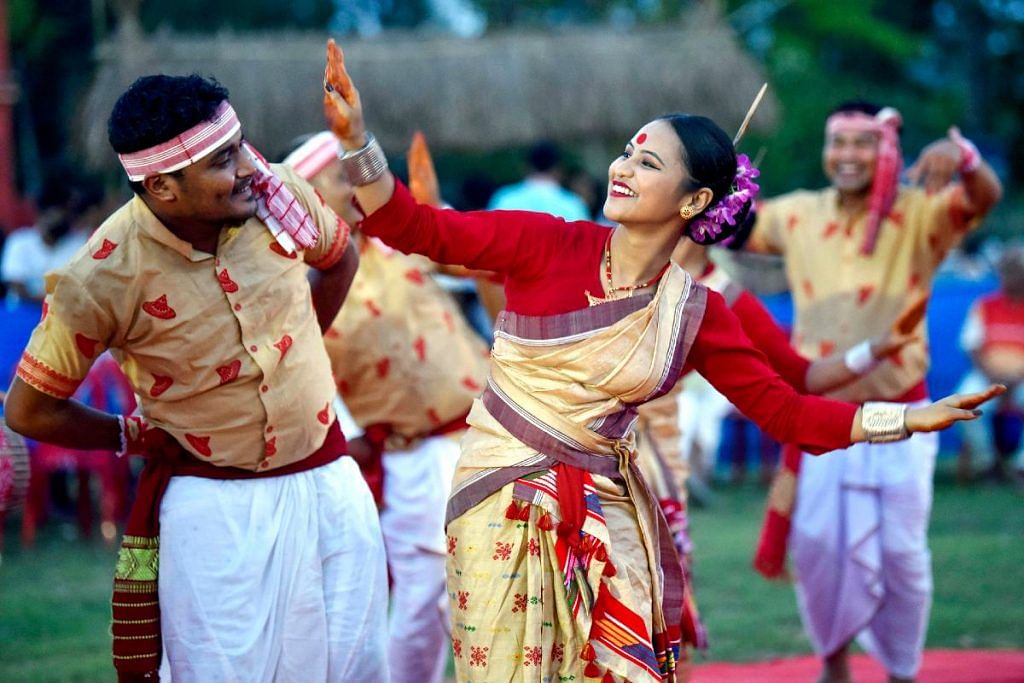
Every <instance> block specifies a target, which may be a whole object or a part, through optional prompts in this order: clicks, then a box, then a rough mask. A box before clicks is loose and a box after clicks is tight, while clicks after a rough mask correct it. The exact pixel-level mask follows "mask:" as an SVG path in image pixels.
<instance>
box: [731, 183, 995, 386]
mask: <svg viewBox="0 0 1024 683" xmlns="http://www.w3.org/2000/svg"><path fill="white" fill-rule="evenodd" d="M964 205H965V202H964V189H963V186H962V185H959V184H955V185H951V186H949V187H947V188H946V189H945V190H943V191H941V192H939V193H936V194H934V195H928V194H926V193H925V192H924V191H923V190H921V189H918V188H909V187H901V188H900V191H899V194H898V196H897V198H896V201H895V203H894V205H893V208H892V211H891V212H890V213H889V216H888V217H887V218H886V219H885V220H883V221H882V225H881V229H880V230H879V233H878V241H877V244H876V246H875V250H874V252H873V253H872V254H871V255H868V256H866V255H864V254H862V253H861V245H862V244H863V242H864V235H865V232H866V230H867V213H866V212H865V213H862V214H860V215H859V216H856V217H854V218H852V219H849V220H847V219H845V218H844V217H843V215H842V214H840V212H839V205H838V193H837V192H836V190H835V189H833V188H828V189H825V190H819V191H809V190H800V191H797V192H792V193H790V194H786V195H783V196H781V197H777V198H774V199H770V200H767V201H765V202H764V203H762V204H760V205H759V206H758V211H757V224H756V226H755V230H754V233H753V235H752V237H751V248H752V249H753V250H755V251H762V252H769V253H777V254H782V255H783V256H784V257H785V259H786V275H787V277H788V279H789V284H790V289H791V291H792V295H793V304H794V307H795V309H796V319H795V323H794V326H793V345H794V347H795V348H796V349H797V351H799V352H800V354H801V355H803V356H805V357H807V358H812V359H813V358H821V357H824V356H827V355H829V354H831V353H833V352H835V351H844V350H846V349H848V348H850V347H851V346H853V345H854V344H856V343H858V342H859V341H861V340H863V339H867V338H869V337H873V336H875V335H878V334H881V333H882V332H884V331H885V330H887V329H888V328H889V326H890V325H892V323H893V321H894V320H895V319H896V318H897V317H898V316H899V314H900V312H901V311H902V310H903V308H904V307H905V306H906V305H907V304H908V303H909V302H910V301H911V300H912V299H913V297H914V296H915V295H916V294H918V293H919V292H927V291H930V290H931V286H932V278H933V277H934V275H935V271H936V269H937V268H938V267H939V264H940V263H941V262H942V259H943V258H944V257H945V256H946V254H947V253H948V252H949V250H950V249H952V248H953V247H954V246H956V245H957V244H959V243H960V241H961V240H962V239H963V237H964V235H966V234H967V233H968V232H969V231H970V230H971V229H973V228H974V227H976V226H977V225H978V223H979V220H978V219H977V218H975V217H974V216H971V215H970V214H968V213H967V211H966V209H965V207H964ZM917 332H918V333H919V334H920V335H921V339H922V341H921V342H917V343H912V344H910V345H908V346H906V347H905V348H904V349H903V350H902V351H901V352H900V353H898V354H896V355H895V356H893V357H892V358H891V359H890V360H886V361H883V362H882V363H880V364H879V366H878V367H877V368H875V369H874V370H873V371H871V372H870V373H868V374H867V375H865V376H863V377H861V378H860V379H858V380H857V381H855V382H853V383H852V384H849V385H847V386H846V387H844V388H842V389H840V390H838V391H836V392H834V393H833V394H830V395H831V396H833V397H835V398H841V399H842V400H846V401H852V402H855V403H859V402H863V401H868V400H892V399H895V398H897V397H899V396H901V395H902V394H905V393H907V392H908V391H909V390H910V389H912V388H913V387H914V386H915V385H917V384H919V383H920V382H921V381H922V380H923V379H924V376H925V373H926V372H927V371H928V364H929V359H928V346H927V326H926V322H925V321H922V323H921V324H920V325H919V327H918V330H917Z"/></svg>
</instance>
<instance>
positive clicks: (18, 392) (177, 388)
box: [5, 76, 388, 683]
mask: <svg viewBox="0 0 1024 683" xmlns="http://www.w3.org/2000/svg"><path fill="white" fill-rule="evenodd" d="M109 138H110V143H111V146H112V147H113V148H114V150H115V151H116V152H117V153H118V156H119V158H120V160H121V163H122V165H123V166H124V169H125V171H126V172H127V174H128V178H129V180H130V181H131V185H132V189H133V190H134V191H135V196H134V197H133V198H132V199H131V201H129V202H128V203H127V204H125V205H124V206H123V207H122V208H121V209H119V210H118V211H117V212H115V213H114V214H113V215H112V216H111V217H110V218H109V219H108V220H107V221H105V222H104V223H103V225H101V226H100V227H99V228H98V229H97V230H96V232H95V234H93V236H92V237H91V238H90V240H89V242H88V244H87V245H86V248H85V249H83V250H81V251H79V252H78V253H77V254H76V255H75V257H74V258H73V259H72V260H71V262H70V263H69V264H68V265H67V266H66V267H64V268H61V269H60V270H58V271H56V272H55V273H53V274H51V276H50V277H49V278H48V282H47V296H46V301H45V304H44V312H43V319H42V321H41V322H40V323H39V325H38V327H37V328H36V329H35V331H34V333H33V335H32V338H31V340H30V342H29V345H28V348H27V349H26V350H25V354H24V356H23V357H22V360H21V362H20V364H19V365H18V369H17V378H16V379H15V380H14V383H13V384H12V386H11V390H10V392H9V394H8V396H7V401H6V405H5V407H6V416H7V419H8V422H9V424H10V426H11V427H12V428H13V429H15V430H17V431H19V432H21V433H23V434H25V435H26V436H29V437H31V438H34V439H39V440H41V441H48V442H52V443H56V444H59V445H62V446H66V447H71V448H83V449H105V450H110V451H118V454H119V455H122V456H123V455H126V454H133V455H143V456H146V458H147V459H146V465H145V468H144V469H143V472H142V475H141V479H140V484H139V490H138V493H137V497H136V502H135V505H134V507H133V509H132V512H131V516H130V518H129V521H128V527H127V529H126V533H125V536H124V540H123V543H122V548H121V553H120V556H119V558H118V563H117V570H116V574H115V581H114V598H113V609H114V623H113V635H114V664H115V666H116V668H117V670H118V675H119V679H120V680H143V679H149V678H152V677H153V676H154V675H155V674H156V672H157V670H158V668H159V667H160V665H161V642H162V644H163V653H162V654H163V656H164V657H165V660H166V666H165V670H166V672H167V673H169V674H170V677H171V679H172V680H174V681H175V682H176V683H181V682H185V681H212V680H247V681H267V682H269V681H309V680H320V681H338V682H341V681H353V680H360V681H384V680H387V675H388V674H387V659H386V650H385V645H386V632H385V628H386V624H385V619H386V617H385V614H386V612H385V607H384V606H385V605H386V602H387V586H386V581H387V579H386V570H385V564H384V550H383V543H382V539H381V534H380V527H379V524H378V521H377V513H376V508H375V507H374V505H373V501H372V498H371V497H370V493H369V491H368V489H367V488H366V485H365V484H364V483H363V480H362V478H361V477H360V476H359V471H358V468H357V467H356V464H355V462H353V461H352V459H351V458H348V457H342V456H343V455H344V454H345V452H346V448H345V440H344V437H343V436H342V435H341V432H340V431H339V429H338V426H337V423H336V420H335V417H334V413H333V410H332V407H331V402H332V399H333V397H334V394H335V388H334V383H333V382H332V381H331V368H330V361H329V359H328V357H327V353H326V351H325V350H324V345H323V341H322V338H321V335H322V330H323V329H326V327H327V326H328V325H329V323H330V322H331V321H332V320H333V319H334V317H335V315H336V313H337V311H338V308H339V306H340V305H341V302H342V300H343V299H344V297H345V294H346V292H347V291H348V288H349V285H350V283H351V281H352V278H353V276H354V274H355V269H356V266H357V263H358V257H357V255H356V253H355V250H354V247H353V246H352V244H351V242H350V240H349V229H348V226H347V225H346V224H345V223H344V222H342V221H340V220H339V219H338V218H337V217H336V216H335V214H334V213H333V212H332V211H331V210H330V209H328V208H327V207H325V206H323V205H322V203H321V202H320V201H319V200H318V199H317V197H316V195H315V193H314V192H313V190H312V188H310V187H309V185H308V184H306V183H305V182H304V181H302V180H301V179H299V178H298V177H297V176H296V175H295V174H294V173H293V172H292V171H291V170H290V169H287V168H285V167H280V166H268V165H267V164H266V163H265V162H264V161H263V159H262V157H260V155H259V154H258V153H257V152H256V151H255V150H254V149H253V148H252V147H251V146H250V145H249V144H248V143H247V142H245V140H244V139H243V137H242V131H241V125H240V123H239V120H238V117H237V116H236V114H235V111H234V110H233V109H232V107H231V105H230V103H229V102H228V92H227V91H226V90H225V89H224V88H222V87H221V86H220V85H218V84H217V83H216V82H212V81H208V80H205V79H203V78H200V77H198V76H188V77H170V76H146V77H143V78H140V79H139V80H137V81H136V82H135V83H134V84H133V85H132V86H131V87H130V88H128V90H127V91H126V92H125V93H124V94H123V95H121V97H120V98H119V99H118V101H117V103H116V104H115V105H114V109H113V113H112V114H111V116H110V121H109ZM310 268H313V269H314V270H315V271H316V277H315V279H314V281H313V283H312V285H311V284H310V282H309V280H308V279H307V274H308V273H309V272H310ZM107 349H109V350H110V352H111V353H112V354H113V356H114V357H115V359H117V361H118V362H119V363H120V365H121V367H122V368H123V369H124V371H125V374H126V375H127V377H128V378H129V380H130V382H131V384H132V387H133V389H134V390H135V393H136V394H137V395H138V396H139V398H140V401H141V414H140V415H133V416H123V415H109V414H104V413H101V412H98V411H95V410H92V409H89V408H86V407H85V406H83V405H82V404H80V403H77V402H75V401H74V400H70V399H69V397H70V396H71V395H72V393H74V391H75V388H76V387H77V386H78V384H79V383H80V382H81V381H82V379H83V378H84V377H85V375H86V373H87V371H88V370H89V367H90V365H92V363H93V361H94V360H95V358H96V357H97V356H98V355H99V354H101V353H102V352H103V351H104V350H107Z"/></svg>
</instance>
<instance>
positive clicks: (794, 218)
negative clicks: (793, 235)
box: [786, 213, 800, 231]
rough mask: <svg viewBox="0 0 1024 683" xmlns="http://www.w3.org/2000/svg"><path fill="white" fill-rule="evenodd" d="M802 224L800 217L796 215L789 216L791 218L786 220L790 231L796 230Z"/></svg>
mask: <svg viewBox="0 0 1024 683" xmlns="http://www.w3.org/2000/svg"><path fill="white" fill-rule="evenodd" d="M799 223H800V217H799V216H797V215H796V214H795V213H791V214H789V218H787V219H786V228H787V229H788V230H790V231H792V230H793V229H795V228H796V226H797V225H799Z"/></svg>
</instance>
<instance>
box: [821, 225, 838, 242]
mask: <svg viewBox="0 0 1024 683" xmlns="http://www.w3.org/2000/svg"><path fill="white" fill-rule="evenodd" d="M837 232H839V223H837V222H835V221H830V222H829V224H828V225H826V226H825V232H823V233H822V235H821V236H822V237H823V238H825V239H828V238H829V237H832V235H835V234H836V233H837Z"/></svg>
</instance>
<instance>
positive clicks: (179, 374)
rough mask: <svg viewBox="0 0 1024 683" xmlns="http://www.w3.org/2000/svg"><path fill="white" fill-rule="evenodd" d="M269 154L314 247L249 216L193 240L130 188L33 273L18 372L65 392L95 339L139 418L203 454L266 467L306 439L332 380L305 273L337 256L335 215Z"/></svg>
mask: <svg viewBox="0 0 1024 683" xmlns="http://www.w3.org/2000/svg"><path fill="white" fill-rule="evenodd" d="M272 168H273V170H274V172H275V173H277V174H278V175H279V177H281V179H282V180H283V181H284V182H285V184H286V185H287V186H288V188H289V189H290V190H291V191H292V192H293V193H294V194H295V196H296V198H297V199H298V200H299V201H300V202H301V203H302V204H303V205H304V206H305V208H306V209H307V210H308V211H309V213H310V215H311V216H312V218H313V221H314V223H315V224H316V226H317V228H318V229H319V232H320V238H319V242H318V244H317V246H316V247H315V248H313V249H309V250H306V251H305V252H302V253H296V254H287V253H286V252H285V251H284V250H283V249H282V248H281V247H280V246H279V245H278V243H277V242H276V241H275V240H274V238H273V236H272V235H271V234H270V231H269V230H268V229H267V228H266V226H265V225H264V224H263V223H262V222H261V221H260V220H259V219H258V218H255V217H254V218H250V219H249V220H248V221H246V222H245V223H244V224H242V225H241V226H237V227H232V228H225V229H223V230H222V231H221V234H220V239H219V242H218V244H217V253H216V254H215V255H214V254H207V253H205V252H201V251H198V250H196V249H193V248H192V245H191V244H189V243H188V242H185V241H182V240H180V239H178V238H177V237H175V236H174V234H172V233H171V232H170V231H169V230H168V229H167V228H166V227H165V226H164V225H163V224H162V223H161V222H160V221H159V220H158V219H157V218H156V216H155V215H154V214H153V213H152V211H150V210H149V208H148V207H147V206H146V204H145V203H144V202H143V201H142V200H141V199H140V198H139V197H134V198H133V199H132V200H131V201H129V202H128V203H127V204H125V205H124V206H122V207H121V208H120V209H119V210H118V211H116V212H115V213H114V214H112V215H111V216H110V218H108V219H107V220H106V221H105V222H104V223H103V224H102V225H101V226H100V227H99V228H98V229H97V230H96V232H95V233H94V234H93V236H92V237H91V238H90V239H89V242H88V243H87V244H86V245H85V247H84V248H83V249H81V250H79V251H78V253H76V254H75V256H74V257H73V258H72V260H71V262H70V263H68V264H67V265H66V266H65V267H63V268H60V269H58V270H56V271H53V272H51V273H49V274H48V275H47V278H46V280H47V282H46V287H47V297H46V301H45V303H44V306H43V319H42V320H41V321H40V323H39V325H38V326H37V327H36V329H35V331H34V332H33V333H32V338H31V339H30V341H29V344H28V347H27V348H26V350H25V353H24V355H23V357H22V359H21V362H20V363H19V365H18V369H17V373H18V377H20V378H21V379H22V380H24V381H25V382H27V383H28V384H30V385H32V386H33V387H34V388H36V389H38V390H39V391H42V392H44V393H46V394H49V395H51V396H55V397H57V398H68V397H69V396H71V394H73V393H74V391H75V389H76V388H77V387H78V385H79V384H80V383H81V382H82V380H83V379H84V378H85V376H86V373H88V371H89V368H90V366H91V365H92V364H93V362H94V360H95V359H96V357H97V356H99V355H100V354H101V353H102V352H103V351H104V350H108V349H109V350H110V352H111V354H112V355H113V356H114V358H115V359H117V361H118V363H119V364H120V365H121V368H122V370H124V372H125V375H126V376H127V377H128V380H129V381H130V382H131V385H132V388H133V389H134V391H135V393H136V394H137V395H138V397H139V401H140V407H141V410H142V414H143V415H144V416H145V417H146V419H147V420H148V421H149V422H150V423H151V424H153V425H154V426H157V427H160V428H162V429H165V430H166V431H168V432H169V433H170V434H171V435H172V436H174V437H175V439H177V441H178V442H179V443H180V444H181V445H182V446H184V447H185V448H186V449H188V450H189V451H190V452H191V453H192V454H194V455H196V456H197V457H199V458H200V459H202V460H204V461H207V462H210V463H212V464H214V465H218V466H231V467H239V468H243V469H248V470H262V469H273V468H277V467H282V466H284V465H288V464H290V463H293V462H296V461H298V460H301V459H303V458H305V457H306V456H307V455H309V454H310V453H312V452H313V451H315V450H316V449H317V448H319V447H320V445H321V444H322V443H323V440H324V437H325V436H326V434H327V428H328V426H329V425H330V424H331V422H332V421H333V420H334V414H333V409H332V407H331V401H332V399H333V397H334V392H335V390H334V385H333V382H332V381H331V370H330V361H329V360H328V358H327V352H326V351H325V350H324V346H323V342H322V340H321V334H320V328H319V325H318V324H317V320H316V314H315V312H314V310H313V304H312V299H311V296H310V287H309V283H308V280H307V273H308V270H309V266H312V267H316V268H328V267H330V266H332V265H334V264H335V263H337V261H338V260H339V259H340V258H341V256H342V254H343V253H344V250H345V246H346V245H347V243H348V239H349V229H348V226H347V225H346V224H345V223H344V222H342V221H341V220H339V219H338V218H337V217H336V216H335V215H334V213H333V212H332V211H331V210H330V209H329V208H327V207H326V206H325V205H324V204H323V203H322V201H320V200H319V199H318V197H317V195H316V194H315V192H314V190H313V189H312V187H310V186H309V185H308V184H307V183H306V182H305V181H303V180H301V179H300V178H299V177H298V176H297V175H295V173H294V172H293V171H292V170H291V169H289V168H287V167H284V166H278V165H274V166H273V167H272Z"/></svg>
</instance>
